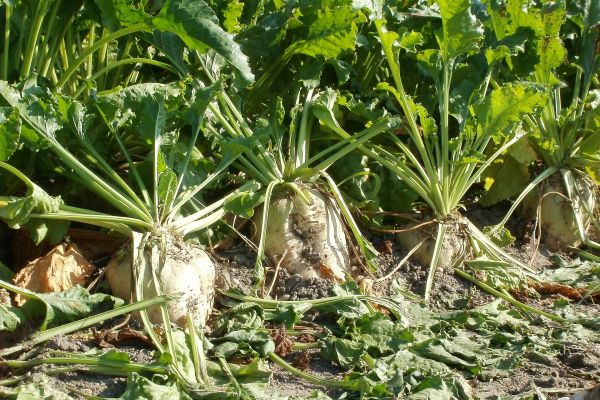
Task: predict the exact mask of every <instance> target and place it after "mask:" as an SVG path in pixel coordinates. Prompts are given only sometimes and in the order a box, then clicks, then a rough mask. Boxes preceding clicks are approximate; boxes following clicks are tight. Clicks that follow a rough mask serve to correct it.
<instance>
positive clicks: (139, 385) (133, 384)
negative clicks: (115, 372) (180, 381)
mask: <svg viewBox="0 0 600 400" xmlns="http://www.w3.org/2000/svg"><path fill="white" fill-rule="evenodd" d="M119 399H121V400H137V399H147V400H165V399H173V400H191V397H189V396H188V395H187V394H186V393H185V392H184V391H183V390H182V389H181V388H179V387H178V386H177V385H176V384H173V383H168V384H166V385H159V384H157V383H154V382H152V381H151V380H149V379H147V378H144V377H143V376H141V375H139V374H137V373H135V372H133V373H132V374H131V375H130V376H129V379H128V380H127V387H126V388H125V393H123V394H122V395H121V397H119Z"/></svg>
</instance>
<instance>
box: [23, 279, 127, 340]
mask: <svg viewBox="0 0 600 400" xmlns="http://www.w3.org/2000/svg"><path fill="white" fill-rule="evenodd" d="M27 297H28V300H27V302H25V304H24V305H23V307H22V311H23V314H25V315H26V316H27V318H30V319H38V318H39V319H41V320H42V323H41V325H40V329H41V330H45V329H46V328H50V327H53V326H58V325H62V324H65V323H67V322H72V321H75V320H78V319H81V318H84V317H87V316H89V315H90V314H97V313H99V312H102V311H107V310H112V309H113V308H117V307H120V306H121V305H123V304H124V302H123V300H121V299H117V298H116V297H112V296H109V295H106V294H102V293H96V294H90V293H89V292H88V291H87V290H86V289H84V288H82V287H81V286H76V287H74V288H71V289H69V290H66V291H64V292H60V293H33V292H30V293H29V294H28V295H27Z"/></svg>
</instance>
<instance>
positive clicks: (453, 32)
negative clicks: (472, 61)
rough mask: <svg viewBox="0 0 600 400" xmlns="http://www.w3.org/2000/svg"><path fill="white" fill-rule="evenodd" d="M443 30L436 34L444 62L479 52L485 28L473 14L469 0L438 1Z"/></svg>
mask: <svg viewBox="0 0 600 400" xmlns="http://www.w3.org/2000/svg"><path fill="white" fill-rule="evenodd" d="M437 4H438V5H439V7H440V14H441V16H442V28H441V29H440V30H439V31H437V32H436V33H435V36H436V39H437V42H438V45H439V46H440V53H441V56H442V59H443V60H444V62H452V60H454V59H456V57H458V56H461V55H464V54H468V53H473V52H477V51H478V50H479V42H480V41H481V40H482V39H483V28H482V26H481V24H480V23H479V22H478V21H477V19H476V18H475V16H474V15H473V14H472V13H471V2H470V1H469V0H438V1H437Z"/></svg>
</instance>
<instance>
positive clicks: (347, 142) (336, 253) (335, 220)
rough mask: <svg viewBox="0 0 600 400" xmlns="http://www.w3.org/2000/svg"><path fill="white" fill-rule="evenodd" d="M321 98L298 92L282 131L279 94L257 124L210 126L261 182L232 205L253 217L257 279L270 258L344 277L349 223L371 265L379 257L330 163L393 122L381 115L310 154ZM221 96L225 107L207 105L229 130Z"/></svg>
mask: <svg viewBox="0 0 600 400" xmlns="http://www.w3.org/2000/svg"><path fill="white" fill-rule="evenodd" d="M302 97H303V98H302ZM316 97H318V95H316V94H315V92H314V89H313V88H312V87H308V88H303V89H301V90H299V91H298V96H297V100H296V104H295V105H294V106H293V107H292V109H291V112H290V113H289V114H290V115H289V120H290V122H289V124H290V125H289V126H290V127H289V129H286V128H285V121H286V112H285V109H284V107H283V103H282V101H281V99H279V100H276V101H275V102H274V104H273V110H272V111H270V112H268V113H267V117H266V118H262V119H259V120H258V122H257V124H255V126H254V127H253V128H251V127H250V126H249V125H247V124H243V125H240V126H237V127H234V126H231V127H230V129H223V128H222V129H221V130H219V129H215V128H210V125H208V127H209V128H208V129H209V130H211V131H212V132H213V134H214V135H215V136H217V137H218V138H220V139H221V140H223V141H225V142H228V143H230V144H232V145H233V144H235V145H236V146H238V147H239V148H240V152H241V154H240V156H239V158H238V159H237V160H236V161H235V163H234V165H235V166H236V167H237V168H238V169H239V170H240V171H242V172H243V173H244V175H245V177H246V179H249V180H250V182H255V184H256V185H257V186H258V187H260V190H258V191H256V192H253V193H249V194H248V196H247V198H246V199H245V203H239V204H235V203H233V202H232V203H231V204H232V206H231V207H230V209H231V210H232V211H234V212H236V213H238V214H239V215H242V216H245V217H251V216H253V223H254V225H255V228H256V229H255V231H256V234H255V238H254V240H255V242H256V244H257V247H258V257H257V261H256V278H257V279H258V282H262V279H263V278H264V268H263V265H262V262H263V259H264V257H265V255H266V256H267V257H269V258H270V259H271V261H272V262H273V263H274V264H280V266H282V267H283V268H285V269H287V270H288V271H289V272H291V273H293V274H299V275H301V276H302V277H303V278H304V279H310V278H318V279H327V280H332V281H338V282H339V281H343V280H345V279H346V278H347V277H348V272H349V271H348V267H349V266H350V256H351V253H350V249H349V243H348V235H347V234H346V231H347V229H346V226H347V227H348V228H349V230H350V231H351V232H352V235H353V237H354V238H355V239H356V242H357V244H358V246H359V248H360V249H361V254H362V255H363V256H364V257H365V258H366V260H367V262H368V263H369V265H371V267H373V264H372V263H373V260H374V257H375V256H376V255H377V250H375V248H374V247H373V246H372V245H371V244H370V242H369V241H368V240H367V239H366V238H364V237H363V235H362V233H361V231H360V229H359V227H358V225H357V224H356V222H355V221H354V218H353V217H352V214H351V213H350V210H349V208H348V205H347V204H346V202H345V200H344V197H343V195H342V193H341V192H340V190H339V189H338V187H337V184H336V183H335V182H334V180H333V179H332V178H331V176H329V174H328V173H327V168H329V167H330V166H331V165H332V164H333V163H334V162H335V161H336V160H339V159H340V158H342V157H343V156H344V155H346V154H348V153H350V152H351V151H352V150H354V149H355V148H357V147H358V146H360V145H362V144H364V143H366V142H368V141H369V140H370V139H371V138H373V137H375V136H377V135H379V134H381V133H382V132H385V131H388V130H390V129H392V128H393V127H394V126H395V124H396V121H395V120H394V119H392V118H384V119H382V120H381V121H378V122H377V123H376V124H373V125H372V126H370V127H369V128H366V129H364V130H362V131H361V132H359V133H357V134H356V135H355V136H353V137H352V138H347V139H343V140H338V141H337V142H336V143H335V144H333V145H332V146H330V147H328V148H326V149H324V150H322V151H319V152H317V153H316V154H311V149H310V148H311V141H312V140H313V139H314V138H313V137H312V135H313V132H316V131H318V130H317V127H316V126H315V125H314V123H315V119H314V117H313V116H312V107H313V102H314V99H315V98H316ZM220 100H221V101H220V102H219V103H220V104H213V105H212V106H209V109H210V110H211V114H212V120H214V121H216V122H219V123H220V125H221V126H222V127H224V126H226V125H225V124H223V119H224V116H225V115H226V113H227V112H228V111H229V110H231V100H230V99H228V98H226V97H221V98H220ZM221 108H222V109H223V110H224V111H222V110H221ZM234 204H235V206H233V205H234ZM254 208H256V209H257V212H256V213H254V211H253V209H254Z"/></svg>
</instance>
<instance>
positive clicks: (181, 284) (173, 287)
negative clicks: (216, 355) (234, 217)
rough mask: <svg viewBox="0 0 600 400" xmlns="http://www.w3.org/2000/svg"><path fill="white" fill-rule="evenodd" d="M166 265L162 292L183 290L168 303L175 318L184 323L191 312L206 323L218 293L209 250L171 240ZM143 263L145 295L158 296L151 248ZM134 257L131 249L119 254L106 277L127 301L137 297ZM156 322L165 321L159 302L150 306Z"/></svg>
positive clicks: (197, 321)
mask: <svg viewBox="0 0 600 400" xmlns="http://www.w3.org/2000/svg"><path fill="white" fill-rule="evenodd" d="M169 245H170V246H171V247H170V248H169V249H168V250H167V256H166V260H165V263H164V265H163V266H162V268H160V270H159V271H157V272H156V275H157V277H158V281H159V282H158V283H159V285H160V290H161V294H180V297H178V298H177V299H175V300H172V301H170V302H169V303H168V304H167V308H168V310H169V319H170V320H171V322H173V323H175V324H177V325H179V326H184V325H185V324H186V320H187V314H188V312H189V313H190V315H191V316H192V318H193V321H194V324H195V325H196V326H200V327H202V326H204V325H205V324H206V321H207V320H208V318H209V316H210V313H211V309H212V303H213V297H214V292H215V290H214V283H215V267H214V264H213V262H212V260H211V259H210V257H209V256H208V254H206V252H205V251H203V250H202V249H199V248H197V247H193V246H189V245H187V244H184V243H181V244H173V243H170V244H169ZM148 250H149V249H147V251H146V252H145V253H144V254H145V260H144V263H143V268H145V272H144V278H145V279H144V283H143V287H144V298H152V297H155V296H157V292H156V288H155V285H154V282H153V280H152V272H151V262H150V258H151V257H150V251H148ZM131 266H132V257H131V252H130V251H125V252H124V254H121V255H115V256H114V257H113V259H112V260H111V261H110V263H109V265H108V267H107V268H106V279H107V281H108V284H109V285H110V287H111V290H112V293H113V295H114V296H116V297H120V298H122V299H124V300H126V301H130V300H131V299H135V288H132V285H131V280H132V279H131V276H132V272H131ZM147 311H148V317H149V318H150V321H152V322H153V323H157V324H158V323H162V318H161V311H160V307H159V306H155V307H151V308H148V309H147Z"/></svg>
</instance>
